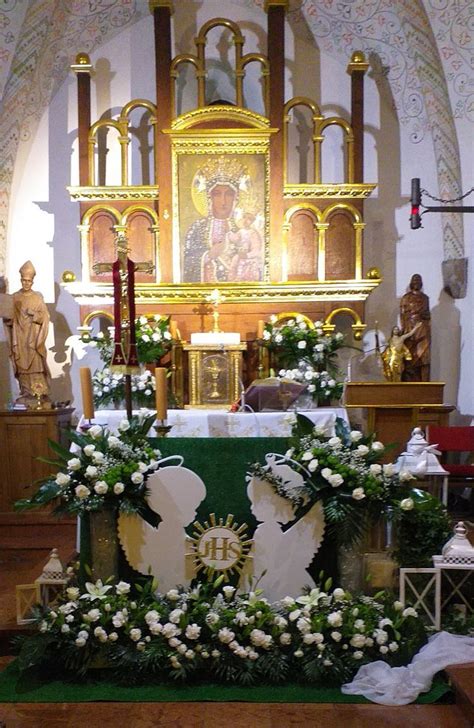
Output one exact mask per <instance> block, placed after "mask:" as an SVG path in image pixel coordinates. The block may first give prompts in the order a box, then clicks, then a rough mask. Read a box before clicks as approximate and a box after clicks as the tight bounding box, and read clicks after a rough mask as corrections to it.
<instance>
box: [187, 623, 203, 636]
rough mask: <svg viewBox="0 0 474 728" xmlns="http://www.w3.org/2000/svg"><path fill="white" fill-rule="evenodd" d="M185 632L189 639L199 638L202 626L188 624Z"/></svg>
mask: <svg viewBox="0 0 474 728" xmlns="http://www.w3.org/2000/svg"><path fill="white" fill-rule="evenodd" d="M184 634H185V636H186V637H187V638H188V640H197V638H198V637H199V635H200V634H201V627H199V626H198V625H197V624H194V623H193V624H188V626H187V627H186V630H185V633H184Z"/></svg>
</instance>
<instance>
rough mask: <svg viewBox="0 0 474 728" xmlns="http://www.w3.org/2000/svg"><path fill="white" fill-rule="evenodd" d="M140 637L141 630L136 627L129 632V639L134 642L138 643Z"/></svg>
mask: <svg viewBox="0 0 474 728" xmlns="http://www.w3.org/2000/svg"><path fill="white" fill-rule="evenodd" d="M141 636H142V631H141V629H138V627H134V628H133V629H131V630H130V639H131V640H133V641H134V642H138V640H139V639H140V637H141Z"/></svg>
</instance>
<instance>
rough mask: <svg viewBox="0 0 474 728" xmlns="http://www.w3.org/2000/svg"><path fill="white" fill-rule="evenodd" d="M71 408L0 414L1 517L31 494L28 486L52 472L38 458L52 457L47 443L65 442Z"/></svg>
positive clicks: (50, 467)
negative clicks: (49, 441)
mask: <svg viewBox="0 0 474 728" xmlns="http://www.w3.org/2000/svg"><path fill="white" fill-rule="evenodd" d="M72 412H73V410H72V409H70V408H68V409H63V410H38V411H36V410H31V411H19V412H5V411H3V412H0V478H1V480H0V483H1V485H0V516H4V515H8V514H12V513H13V504H14V502H15V501H16V500H18V499H19V498H25V497H28V496H30V495H31V492H32V491H31V489H30V488H29V486H31V485H32V484H33V483H34V482H35V481H36V480H38V479H39V478H44V477H45V476H46V475H48V474H49V473H51V472H53V471H54V468H53V467H52V466H50V465H48V464H47V463H42V462H40V461H39V460H38V458H39V457H54V453H53V452H52V451H51V450H50V449H49V447H48V440H54V441H56V442H59V441H61V439H64V431H65V429H66V428H67V427H68V426H69V425H70V422H71V413H72Z"/></svg>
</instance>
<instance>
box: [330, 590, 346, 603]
mask: <svg viewBox="0 0 474 728" xmlns="http://www.w3.org/2000/svg"><path fill="white" fill-rule="evenodd" d="M332 595H333V597H334V599H335V600H336V601H341V599H344V597H345V596H346V592H345V591H344V589H341V587H337V589H334V591H333V593H332Z"/></svg>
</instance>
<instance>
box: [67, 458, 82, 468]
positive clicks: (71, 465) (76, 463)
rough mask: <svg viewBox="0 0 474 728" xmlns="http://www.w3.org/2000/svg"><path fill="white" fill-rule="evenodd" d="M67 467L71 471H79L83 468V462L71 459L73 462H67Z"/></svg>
mask: <svg viewBox="0 0 474 728" xmlns="http://www.w3.org/2000/svg"><path fill="white" fill-rule="evenodd" d="M67 466H68V468H69V470H79V469H80V467H81V461H80V460H79V458H71V460H68V461H67Z"/></svg>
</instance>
